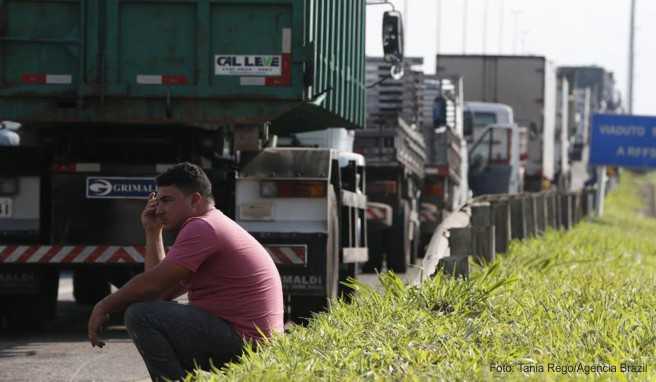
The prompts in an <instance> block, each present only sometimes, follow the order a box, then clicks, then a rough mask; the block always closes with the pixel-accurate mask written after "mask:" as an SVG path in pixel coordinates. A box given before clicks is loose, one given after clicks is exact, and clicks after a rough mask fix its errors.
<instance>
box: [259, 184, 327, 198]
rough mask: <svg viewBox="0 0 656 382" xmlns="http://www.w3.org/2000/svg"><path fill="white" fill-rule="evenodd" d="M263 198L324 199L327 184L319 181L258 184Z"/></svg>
mask: <svg viewBox="0 0 656 382" xmlns="http://www.w3.org/2000/svg"><path fill="white" fill-rule="evenodd" d="M260 195H261V196H262V197H263V198H325V197H326V195H327V183H326V182H321V181H293V180H292V181H269V182H261V183H260Z"/></svg>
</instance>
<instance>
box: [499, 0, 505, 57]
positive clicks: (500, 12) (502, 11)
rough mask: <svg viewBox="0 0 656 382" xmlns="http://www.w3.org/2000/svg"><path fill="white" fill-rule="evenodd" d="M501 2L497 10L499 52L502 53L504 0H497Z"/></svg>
mask: <svg viewBox="0 0 656 382" xmlns="http://www.w3.org/2000/svg"><path fill="white" fill-rule="evenodd" d="M499 2H500V3H501V6H500V10H499V54H503V16H504V13H505V4H504V0H499Z"/></svg>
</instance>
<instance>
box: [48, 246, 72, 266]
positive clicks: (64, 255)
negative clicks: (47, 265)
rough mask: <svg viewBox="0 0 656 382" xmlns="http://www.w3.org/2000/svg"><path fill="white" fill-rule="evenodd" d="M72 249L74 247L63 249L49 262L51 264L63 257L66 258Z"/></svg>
mask: <svg viewBox="0 0 656 382" xmlns="http://www.w3.org/2000/svg"><path fill="white" fill-rule="evenodd" d="M73 249H75V247H73V246H67V247H63V248H62V249H61V250H60V251H59V252H58V253H57V254H56V255H55V256H53V258H52V259H50V262H51V263H58V262H60V261H61V260H62V259H63V258H64V257H66V256H68V254H69V253H71V252H73Z"/></svg>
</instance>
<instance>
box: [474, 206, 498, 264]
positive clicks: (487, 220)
mask: <svg viewBox="0 0 656 382" xmlns="http://www.w3.org/2000/svg"><path fill="white" fill-rule="evenodd" d="M471 211H472V215H471V230H472V231H471V234H472V243H473V248H472V256H473V258H474V260H475V261H477V262H478V263H480V264H485V263H490V262H492V261H494V257H495V255H496V245H495V230H494V228H495V227H494V215H493V213H492V205H491V203H489V202H483V203H475V204H472V206H471Z"/></svg>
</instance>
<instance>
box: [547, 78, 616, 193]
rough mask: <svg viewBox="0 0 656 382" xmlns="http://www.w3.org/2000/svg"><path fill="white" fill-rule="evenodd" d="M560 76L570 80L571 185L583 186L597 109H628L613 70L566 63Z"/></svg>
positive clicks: (588, 173)
mask: <svg viewBox="0 0 656 382" xmlns="http://www.w3.org/2000/svg"><path fill="white" fill-rule="evenodd" d="M558 77H559V79H560V80H561V81H567V83H568V85H569V86H568V98H569V110H568V113H567V114H568V116H567V117H568V118H567V125H568V129H567V130H568V132H567V135H568V137H569V141H570V145H569V150H568V158H569V160H570V161H571V165H572V169H571V172H572V177H571V184H570V186H569V187H570V188H571V189H573V190H578V189H581V188H582V187H583V186H584V182H586V181H587V180H588V178H591V177H593V174H592V173H591V170H592V169H588V162H587V161H588V156H589V143H590V142H589V126H590V123H591V118H592V117H591V116H592V114H593V113H611V114H613V113H624V110H623V108H622V99H621V97H620V95H619V93H618V91H617V89H616V87H615V85H616V81H615V78H614V75H613V73H612V72H609V71H607V70H606V69H604V68H602V67H599V66H562V67H559V68H558Z"/></svg>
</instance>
